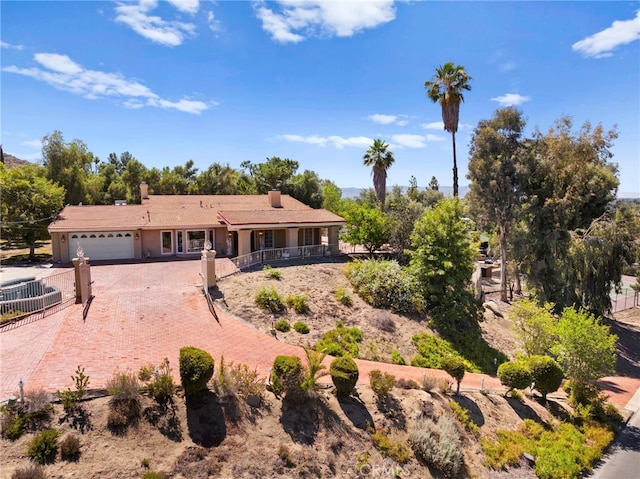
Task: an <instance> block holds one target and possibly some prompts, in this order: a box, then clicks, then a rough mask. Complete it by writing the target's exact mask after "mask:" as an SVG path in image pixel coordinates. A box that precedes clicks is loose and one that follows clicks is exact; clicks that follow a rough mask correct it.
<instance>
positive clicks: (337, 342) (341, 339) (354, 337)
mask: <svg viewBox="0 0 640 479" xmlns="http://www.w3.org/2000/svg"><path fill="white" fill-rule="evenodd" d="M360 341H362V331H361V330H360V329H359V328H356V327H353V328H346V327H344V326H343V325H342V323H341V322H339V323H338V325H337V328H336V329H331V330H329V331H327V332H326V333H324V334H323V335H322V338H321V339H320V341H318V342H317V343H316V345H315V347H314V348H313V349H315V350H316V351H319V352H323V353H327V354H329V355H330V356H345V355H348V356H351V357H354V358H357V357H358V356H359V349H358V343H359V342H360Z"/></svg>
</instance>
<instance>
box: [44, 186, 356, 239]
mask: <svg viewBox="0 0 640 479" xmlns="http://www.w3.org/2000/svg"><path fill="white" fill-rule="evenodd" d="M280 201H281V206H282V207H281V208H273V207H271V206H270V205H269V202H268V197H267V195H151V196H149V199H146V200H144V201H143V204H141V205H122V206H116V205H101V206H67V207H65V208H64V209H63V210H62V211H61V212H60V214H59V215H58V217H57V218H56V220H55V221H53V222H52V223H51V224H50V225H49V231H50V232H61V231H98V230H100V231H102V230H105V231H108V230H122V229H161V228H190V227H209V228H210V227H212V226H214V225H229V226H230V227H231V229H237V228H233V227H234V226H235V227H239V226H242V225H247V226H248V225H260V226H267V225H285V224H292V225H293V224H300V225H302V224H304V225H313V224H315V225H318V226H324V225H327V224H341V223H343V222H344V219H343V218H342V217H340V216H338V215H336V214H334V213H331V212H330V211H327V210H316V209H313V208H311V207H309V206H307V205H305V204H304V203H302V202H300V201H298V200H296V199H295V198H292V197H291V196H289V195H281V200H280Z"/></svg>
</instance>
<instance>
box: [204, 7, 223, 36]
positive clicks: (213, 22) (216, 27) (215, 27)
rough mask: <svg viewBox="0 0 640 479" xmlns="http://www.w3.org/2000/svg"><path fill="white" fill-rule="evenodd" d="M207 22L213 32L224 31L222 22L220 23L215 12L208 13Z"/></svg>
mask: <svg viewBox="0 0 640 479" xmlns="http://www.w3.org/2000/svg"><path fill="white" fill-rule="evenodd" d="M207 24H208V25H209V29H210V30H211V31H212V32H215V33H218V32H220V31H222V24H221V23H220V20H218V19H217V18H216V16H215V15H214V14H213V12H209V13H207Z"/></svg>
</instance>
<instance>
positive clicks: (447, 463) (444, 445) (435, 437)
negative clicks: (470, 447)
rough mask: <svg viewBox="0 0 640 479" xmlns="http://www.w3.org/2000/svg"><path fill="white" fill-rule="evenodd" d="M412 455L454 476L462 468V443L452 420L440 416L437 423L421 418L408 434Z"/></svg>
mask: <svg viewBox="0 0 640 479" xmlns="http://www.w3.org/2000/svg"><path fill="white" fill-rule="evenodd" d="M409 444H410V445H411V448H412V449H413V452H414V454H415V455H416V456H417V457H418V458H420V459H422V460H423V461H425V462H426V463H427V464H429V465H431V466H433V467H435V468H436V469H439V470H440V471H442V472H444V473H445V474H447V475H450V476H454V475H456V474H457V473H458V471H459V470H460V468H461V466H462V460H463V454H462V442H461V441H460V434H459V433H458V429H457V428H456V425H455V423H454V422H453V419H452V418H451V417H450V416H448V415H446V414H445V415H442V416H440V417H439V418H438V422H434V421H433V420H431V419H427V418H421V419H419V420H418V421H416V424H415V426H414V429H413V430H412V431H411V432H410V433H409Z"/></svg>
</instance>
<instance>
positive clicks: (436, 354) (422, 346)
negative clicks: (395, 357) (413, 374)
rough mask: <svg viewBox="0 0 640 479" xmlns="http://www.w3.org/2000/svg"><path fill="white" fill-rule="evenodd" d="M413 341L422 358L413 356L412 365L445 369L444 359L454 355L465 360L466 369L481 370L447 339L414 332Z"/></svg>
mask: <svg viewBox="0 0 640 479" xmlns="http://www.w3.org/2000/svg"><path fill="white" fill-rule="evenodd" d="M411 342H412V343H413V344H414V346H415V347H416V349H417V350H418V354H419V355H420V356H422V358H420V357H418V356H417V355H416V356H413V357H412V358H411V365H412V366H418V367H421V368H431V369H443V367H442V361H443V360H444V358H447V357H450V356H454V357H457V358H459V359H460V360H461V361H463V363H464V366H465V369H466V370H467V371H471V372H479V370H478V368H476V367H474V365H473V364H471V363H470V362H469V361H467V360H466V359H464V358H463V357H462V356H461V355H460V353H458V351H456V350H455V349H454V348H453V346H452V344H451V343H450V342H449V341H447V340H446V339H442V338H439V337H437V336H434V335H433V334H430V333H426V332H425V333H419V334H414V335H413V336H412V337H411Z"/></svg>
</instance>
